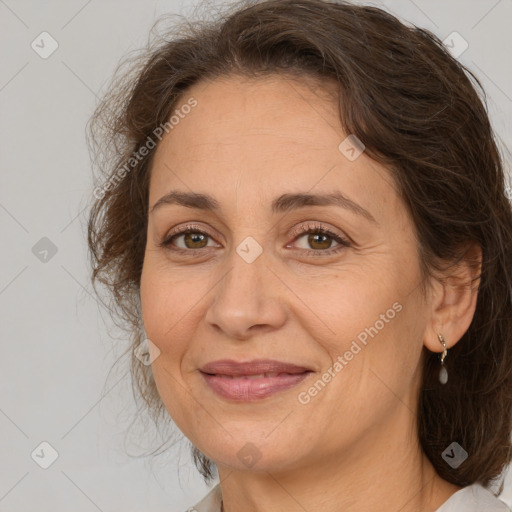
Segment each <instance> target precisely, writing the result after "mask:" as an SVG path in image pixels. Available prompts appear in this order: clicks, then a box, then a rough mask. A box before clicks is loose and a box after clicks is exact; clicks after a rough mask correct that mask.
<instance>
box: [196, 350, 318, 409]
mask: <svg viewBox="0 0 512 512" xmlns="http://www.w3.org/2000/svg"><path fill="white" fill-rule="evenodd" d="M200 372H201V375H202V376H203V379H204V380H205V382H206V383H207V384H208V385H209V387H210V388H211V389H212V390H213V391H214V392H215V393H216V394H217V395H219V396H221V397H222V398H226V399H229V400H234V401H244V402H246V401H252V400H257V399H261V398H266V397H268V396H270V395H272V394H274V393H277V392H279V391H284V390H287V389H290V388H292V387H294V386H296V385H297V384H298V383H299V382H301V381H302V380H304V379H305V378H306V377H307V376H308V375H309V374H310V373H312V370H310V369H309V368H306V367H304V366H298V365H295V364H290V363H285V362H282V361H274V360H269V359H264V360H254V361H249V362H245V363H239V362H237V361H233V360H228V359H224V360H220V361H214V362H211V363H208V364H206V365H204V366H203V367H202V368H201V369H200Z"/></svg>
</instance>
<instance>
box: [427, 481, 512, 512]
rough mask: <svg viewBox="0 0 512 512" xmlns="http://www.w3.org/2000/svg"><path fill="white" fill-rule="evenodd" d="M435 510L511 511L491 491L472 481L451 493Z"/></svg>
mask: <svg viewBox="0 0 512 512" xmlns="http://www.w3.org/2000/svg"><path fill="white" fill-rule="evenodd" d="M436 512H512V509H510V508H509V507H508V505H507V504H506V503H505V502H503V501H502V500H500V499H499V498H496V497H495V496H494V494H492V492H491V491H489V490H488V489H486V488H485V487H483V486H482V485H480V484H479V483H474V484H472V485H468V486H467V487H464V488H463V489H460V490H459V491H457V492H456V493H454V494H452V496H450V498H449V499H448V500H447V501H445V502H444V503H443V504H442V505H441V507H440V508H438V509H437V510H436Z"/></svg>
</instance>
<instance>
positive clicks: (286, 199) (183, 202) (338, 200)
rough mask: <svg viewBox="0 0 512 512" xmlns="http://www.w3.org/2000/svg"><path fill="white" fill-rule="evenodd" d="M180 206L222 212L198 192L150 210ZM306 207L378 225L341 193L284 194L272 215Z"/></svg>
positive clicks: (168, 198) (173, 196) (170, 196)
mask: <svg viewBox="0 0 512 512" xmlns="http://www.w3.org/2000/svg"><path fill="white" fill-rule="evenodd" d="M173 204H176V205H180V206H185V207H187V208H197V209H199V210H207V211H212V212H220V211H221V207H220V204H219V202H218V201H217V200H216V199H215V198H214V197H212V196H210V195H208V194H200V193H197V192H180V191H177V190H173V191H171V192H169V193H167V194H165V195H164V196H162V197H161V198H160V199H159V200H158V201H157V202H156V203H155V204H154V205H153V206H152V207H151V209H150V213H153V212H154V211H155V210H157V209H158V208H161V207H162V206H164V205H173ZM306 206H338V207H340V208H345V209H346V210H350V211H351V212H353V213H355V214H356V215H360V216H362V217H364V218H366V219H367V220H369V221H370V222H373V223H375V224H378V222H377V221H376V220H375V218H374V217H373V215H372V214H371V213H370V212H369V211H368V210H366V209H365V208H363V207H362V206H361V205H359V204H357V203H356V202H354V201H352V199H349V198H348V197H347V196H345V195H344V194H342V193H341V192H332V193H330V194H308V193H301V194H282V195H281V196H279V197H277V198H276V199H274V200H273V201H272V205H271V209H272V213H274V214H277V213H285V212H289V211H291V210H295V209H298V208H304V207H306Z"/></svg>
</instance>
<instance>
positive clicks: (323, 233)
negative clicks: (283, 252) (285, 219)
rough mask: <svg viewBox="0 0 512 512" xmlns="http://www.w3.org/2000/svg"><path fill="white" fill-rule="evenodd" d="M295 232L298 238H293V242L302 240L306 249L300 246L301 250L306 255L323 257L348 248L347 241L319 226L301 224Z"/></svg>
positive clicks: (348, 243)
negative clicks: (334, 243)
mask: <svg viewBox="0 0 512 512" xmlns="http://www.w3.org/2000/svg"><path fill="white" fill-rule="evenodd" d="M297 232H298V233H299V236H298V237H296V238H295V241H297V240H300V239H304V243H305V245H306V247H304V246H302V248H303V249H304V250H305V252H306V254H308V255H313V256H325V255H330V254H334V253H337V252H340V251H342V250H343V249H344V248H346V247H350V242H349V241H348V240H347V239H345V238H343V237H342V236H341V235H339V234H337V233H335V232H334V231H332V230H330V229H329V228H327V227H325V226H322V225H321V224H314V225H304V224H303V225H302V226H300V227H299V228H298V229H297ZM306 235H307V236H306ZM333 240H334V241H335V242H336V244H337V245H335V246H334V248H333V247H332V241H333ZM287 247H289V246H287ZM309 248H312V249H309Z"/></svg>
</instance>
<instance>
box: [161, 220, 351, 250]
mask: <svg viewBox="0 0 512 512" xmlns="http://www.w3.org/2000/svg"><path fill="white" fill-rule="evenodd" d="M294 234H295V235H297V234H298V236H296V237H295V239H294V242H296V241H297V240H300V239H304V242H305V244H306V247H304V246H302V247H301V249H302V250H301V252H305V253H306V254H307V255H312V256H321V255H324V256H325V255H330V254H334V253H337V252H340V251H342V250H343V249H344V248H346V247H350V245H351V244H350V242H349V241H348V240H347V239H345V238H343V237H342V236H341V235H339V234H337V233H335V232H334V231H332V230H330V229H329V228H327V227H325V226H322V225H321V224H313V225H311V224H308V225H304V224H303V225H302V226H300V227H299V228H298V229H296V230H295V232H294ZM306 235H307V237H306ZM212 239H213V237H212V235H210V234H209V233H208V232H206V231H204V229H203V228H201V227H200V226H197V225H187V226H185V227H184V228H182V229H181V230H179V231H175V232H171V233H170V234H169V235H168V236H167V237H166V238H165V239H164V240H163V241H162V242H161V243H159V244H158V245H159V246H160V247H165V248H168V249H169V250H171V251H175V252H181V253H189V254H194V253H195V251H197V250H200V249H204V248H207V247H220V246H219V245H215V244H213V245H209V244H208V242H209V241H211V240H212ZM333 241H334V242H335V243H336V244H337V245H335V246H334V248H333V247H332V243H333ZM286 247H290V246H289V245H287V246H286ZM308 247H309V248H308ZM310 248H311V249H310Z"/></svg>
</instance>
